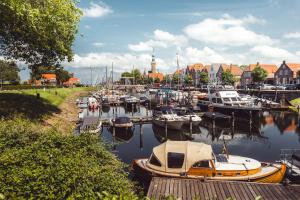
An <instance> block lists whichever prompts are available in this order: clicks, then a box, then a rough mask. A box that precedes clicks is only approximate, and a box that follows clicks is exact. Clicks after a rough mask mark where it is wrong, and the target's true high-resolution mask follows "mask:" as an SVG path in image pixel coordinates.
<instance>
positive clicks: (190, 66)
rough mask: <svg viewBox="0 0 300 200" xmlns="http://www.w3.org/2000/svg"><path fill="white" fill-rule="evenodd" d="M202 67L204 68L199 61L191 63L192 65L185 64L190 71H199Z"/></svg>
mask: <svg viewBox="0 0 300 200" xmlns="http://www.w3.org/2000/svg"><path fill="white" fill-rule="evenodd" d="M203 68H204V66H203V64H201V63H196V64H192V65H188V66H187V69H188V70H189V71H192V70H197V71H201V70H202V69H203Z"/></svg>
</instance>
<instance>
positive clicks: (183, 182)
mask: <svg viewBox="0 0 300 200" xmlns="http://www.w3.org/2000/svg"><path fill="white" fill-rule="evenodd" d="M181 184H182V196H183V198H182V199H185V198H186V196H187V194H186V193H187V192H186V185H185V180H184V179H183V180H182V181H181Z"/></svg>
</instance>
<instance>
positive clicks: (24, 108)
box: [0, 87, 91, 120]
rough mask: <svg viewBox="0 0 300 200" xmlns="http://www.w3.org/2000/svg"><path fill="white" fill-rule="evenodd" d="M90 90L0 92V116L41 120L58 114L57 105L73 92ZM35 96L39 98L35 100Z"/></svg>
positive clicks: (55, 89) (65, 89) (56, 89)
mask: <svg viewBox="0 0 300 200" xmlns="http://www.w3.org/2000/svg"><path fill="white" fill-rule="evenodd" d="M88 90H91V88H84V87H81V88H53V89H46V90H43V89H29V90H10V91H3V92H0V116H2V117H10V116H14V115H20V114H21V115H23V116H24V117H26V118H28V119H33V120H35V119H36V120H41V119H43V117H44V116H47V115H50V114H52V113H60V112H61V110H60V109H59V107H58V106H59V105H60V104H62V103H63V102H64V100H65V99H66V98H67V97H68V96H69V95H71V94H73V93H74V92H80V91H88ZM37 94H39V95H40V98H37Z"/></svg>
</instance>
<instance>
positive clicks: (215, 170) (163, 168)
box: [133, 141, 286, 183]
mask: <svg viewBox="0 0 300 200" xmlns="http://www.w3.org/2000/svg"><path fill="white" fill-rule="evenodd" d="M133 168H134V170H137V171H136V172H140V173H143V174H144V173H146V174H150V175H157V176H167V177H181V178H195V179H206V180H220V181H222V180H224V181H225V180H226V181H251V182H260V183H279V182H281V181H282V180H283V178H284V175H285V171H286V165H285V164H282V163H261V162H259V161H257V160H255V159H251V158H246V157H242V156H235V155H227V154H219V155H215V154H214V153H213V151H212V148H211V146H210V145H207V144H204V143H197V142H191V141H167V142H165V143H163V144H161V145H159V146H157V147H154V148H153V153H152V155H151V156H150V158H149V159H137V160H134V161H133Z"/></svg>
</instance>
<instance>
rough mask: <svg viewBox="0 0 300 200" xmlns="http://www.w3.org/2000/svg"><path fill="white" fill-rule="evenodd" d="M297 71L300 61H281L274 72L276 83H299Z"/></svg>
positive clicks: (299, 68)
mask: <svg viewBox="0 0 300 200" xmlns="http://www.w3.org/2000/svg"><path fill="white" fill-rule="evenodd" d="M298 71H300V63H298V64H297V63H286V62H285V61H283V62H282V64H281V65H280V67H279V69H278V70H277V71H276V73H275V79H276V84H278V85H281V84H294V83H300V81H299V79H298V78H297V72H298Z"/></svg>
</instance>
